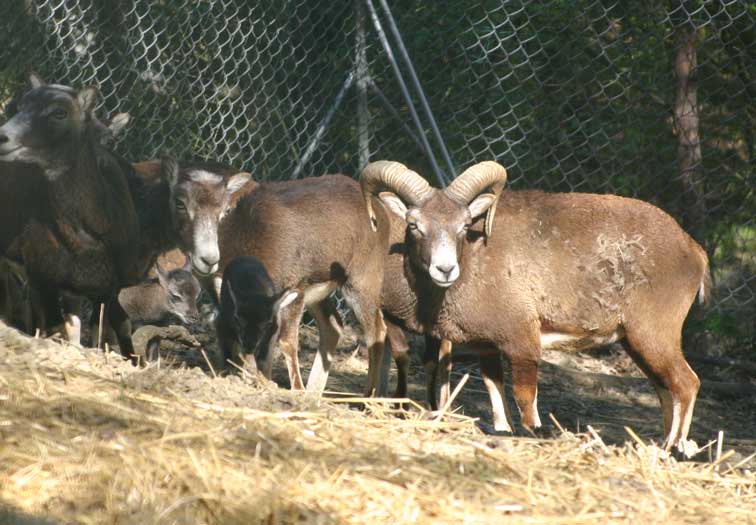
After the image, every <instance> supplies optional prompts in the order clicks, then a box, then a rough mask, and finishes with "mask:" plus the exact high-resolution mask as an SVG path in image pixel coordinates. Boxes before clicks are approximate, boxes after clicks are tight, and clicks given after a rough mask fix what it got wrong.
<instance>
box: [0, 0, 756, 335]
mask: <svg viewBox="0 0 756 525" xmlns="http://www.w3.org/2000/svg"><path fill="white" fill-rule="evenodd" d="M395 4H396V5H392V6H390V8H391V10H393V18H394V20H395V21H396V29H397V32H396V33H395V32H394V31H393V29H394V28H392V18H391V17H390V16H389V14H388V7H389V5H388V3H387V2H386V1H385V0H357V1H342V2H326V1H318V0H279V1H259V2H254V3H252V2H246V1H244V0H214V1H196V0H194V1H193V0H183V1H182V0H176V1H171V2H155V1H149V0H123V1H119V2H110V1H105V0H47V1H40V2H34V1H32V0H24V1H21V0H14V1H12V2H10V5H9V6H6V8H5V11H4V15H3V17H2V19H0V110H3V109H5V108H6V107H7V108H8V109H9V110H12V106H13V104H12V103H11V102H12V100H13V99H14V97H15V95H16V94H17V93H18V92H19V91H20V90H22V89H23V87H24V84H25V76H26V74H27V72H28V71H29V70H30V69H34V70H36V71H38V72H39V73H41V74H42V76H43V77H45V78H47V79H48V80H51V81H53V80H54V81H56V82H61V83H66V84H69V85H73V86H83V85H87V84H95V85H97V86H98V87H99V88H100V92H101V96H102V97H101V104H100V107H99V109H98V111H99V113H100V115H102V116H103V117H107V116H109V115H112V114H114V113H115V112H119V111H127V112H129V113H130V114H131V116H132V122H133V124H132V125H131V126H130V128H128V129H127V130H126V131H125V132H124V133H123V134H122V135H121V136H120V137H118V140H117V144H116V148H117V150H118V151H119V152H120V153H121V154H122V155H123V156H124V157H125V158H127V159H129V160H132V161H137V160H144V159H147V158H153V157H155V156H158V155H160V154H162V153H163V152H172V153H173V154H175V155H178V156H180V157H184V158H190V157H202V158H212V159H216V160H219V161H222V162H226V163H230V164H234V165H236V166H238V167H240V168H244V169H248V170H250V171H251V172H252V173H253V174H254V175H255V177H256V178H258V179H262V180H269V179H286V178H291V177H303V176H315V175H320V174H323V173H326V172H332V173H333V172H343V173H347V174H351V175H356V174H357V173H358V171H359V169H360V167H361V166H362V165H364V163H365V162H366V161H367V159H368V158H370V159H378V158H391V159H395V160H399V161H402V162H405V163H407V164H409V165H410V166H412V167H413V168H416V169H417V170H419V171H420V172H421V173H424V174H425V175H426V176H427V177H428V178H429V179H432V180H433V182H434V183H437V184H438V183H441V182H442V181H444V180H449V179H450V178H452V177H453V176H454V174H455V173H459V172H460V171H461V170H462V169H463V168H465V167H467V166H469V165H470V164H472V163H474V162H478V161H482V160H487V159H496V160H498V161H499V162H501V163H502V164H504V165H506V166H507V167H508V170H509V173H510V182H509V185H510V186H511V187H512V188H514V189H524V188H541V189H544V190H549V191H586V192H598V193H617V194H621V195H628V196H634V197H638V198H642V199H645V200H648V201H650V202H653V203H655V204H657V205H659V206H660V207H662V208H663V209H664V210H666V211H668V212H669V213H671V214H672V215H673V216H675V217H676V218H677V219H678V220H679V221H680V222H681V223H682V224H683V226H684V227H685V228H686V230H688V231H689V232H691V233H692V234H693V235H694V236H695V237H696V238H697V239H698V240H699V241H700V242H702V244H703V245H704V246H705V247H706V249H707V251H708V252H709V254H710V257H711V259H712V268H713V270H714V277H715V290H714V301H713V302H714V307H713V308H711V309H710V310H709V311H708V312H707V314H706V316H705V318H703V319H699V320H697V321H695V322H694V323H693V324H694V325H695V326H694V327H693V328H694V329H696V330H703V329H706V330H708V331H710V332H712V333H715V334H716V335H719V336H722V340H725V341H727V342H729V343H731V344H739V345H741V346H742V345H743V343H744V342H745V343H750V344H752V343H753V341H754V340H755V339H756V333H755V329H754V323H753V319H754V318H756V276H755V273H756V272H754V270H755V269H756V219H755V218H754V215H756V214H755V213H754V212H755V211H756V194H755V190H754V188H756V175H754V163H753V159H754V155H755V154H756V143H755V140H754V130H756V105H755V104H754V101H755V100H756V80H755V78H754V76H755V75H756V23H755V21H756V7H754V5H753V4H752V3H750V2H748V1H747V0H731V1H726V0H721V1H706V2H704V1H702V0H696V1H693V0H691V1H683V2H681V1H667V2H645V1H632V2H621V1H618V0H615V1H603V0H578V1H573V2H561V1H560V2H526V1H517V0H512V1H510V0H485V1H482V2H468V1H463V0H445V1H436V2H396V3H395ZM381 33H382V34H383V36H385V40H383V38H382V34H381ZM397 34H398V35H400V36H401V38H402V40H403V43H400V42H399V41H398V40H397V39H396V36H397ZM387 46H388V48H387ZM402 46H404V47H405V48H406V51H407V55H408V56H409V58H411V60H412V62H413V64H414V71H415V72H416V74H417V79H418V81H419V85H420V86H421V87H422V90H423V91H424V94H425V96H426V97H427V105H428V107H429V109H430V110H431V111H432V114H433V116H435V123H437V131H438V133H436V132H435V131H436V130H434V122H433V121H432V120H431V119H430V118H429V114H428V112H426V111H425V107H424V106H423V99H422V96H420V93H419V91H418V89H417V86H416V85H415V83H414V82H413V78H412V75H413V71H412V70H411V69H410V68H408V67H407V63H406V62H405V61H404V59H403V53H402ZM392 56H393V58H394V60H393V61H392V60H391V59H390V57H392ZM442 144H443V146H442ZM444 150H447V151H448V155H447V154H446V152H445V151H444ZM434 177H437V178H438V179H439V180H435V179H434Z"/></svg>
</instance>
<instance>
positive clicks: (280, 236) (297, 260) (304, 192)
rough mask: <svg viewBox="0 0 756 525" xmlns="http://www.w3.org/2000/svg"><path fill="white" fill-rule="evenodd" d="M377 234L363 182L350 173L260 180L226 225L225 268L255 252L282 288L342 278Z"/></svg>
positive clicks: (361, 260) (357, 264)
mask: <svg viewBox="0 0 756 525" xmlns="http://www.w3.org/2000/svg"><path fill="white" fill-rule="evenodd" d="M373 235H374V232H372V230H371V227H370V223H369V220H368V216H367V213H366V211H365V207H364V201H363V200H362V194H361V191H360V187H359V184H358V183H357V182H356V181H354V180H353V179H351V178H349V177H346V176H343V175H324V176H322V177H312V178H308V179H302V180H298V181H287V182H276V183H267V184H261V185H260V186H259V187H258V188H256V189H255V190H254V191H252V192H251V193H249V194H248V195H246V196H245V197H243V198H242V199H241V200H240V201H239V203H238V204H237V208H236V209H235V210H234V212H232V214H231V215H230V216H229V217H228V218H227V219H226V220H225V221H224V222H223V223H222V224H221V228H220V239H219V240H220V246H221V267H223V265H224V264H227V263H228V262H229V261H230V260H232V259H233V258H235V257H238V256H241V255H251V256H254V257H257V258H259V259H260V260H261V261H262V262H263V264H265V266H266V268H267V269H268V271H269V272H270V275H271V277H272V279H273V281H274V282H275V283H276V285H277V286H279V287H281V288H284V287H290V286H296V285H299V284H303V285H309V284H312V283H317V282H323V281H329V280H336V281H343V280H344V279H345V278H346V277H347V276H348V275H349V274H350V272H352V271H353V270H355V269H359V267H360V266H361V265H362V264H364V262H365V260H366V258H368V257H369V256H370V253H371V252H372V250H373V247H372V244H371V242H365V240H366V238H367V239H368V241H371V240H372V239H373ZM368 236H370V237H368Z"/></svg>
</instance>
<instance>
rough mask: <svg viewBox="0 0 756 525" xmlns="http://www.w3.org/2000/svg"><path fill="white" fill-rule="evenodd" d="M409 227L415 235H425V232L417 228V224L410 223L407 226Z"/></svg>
mask: <svg viewBox="0 0 756 525" xmlns="http://www.w3.org/2000/svg"><path fill="white" fill-rule="evenodd" d="M407 227H408V228H409V231H411V232H412V233H415V234H418V235H422V234H423V231H422V230H421V229H420V228H419V227H418V226H417V223H414V222H410V223H409V224H408V225H407Z"/></svg>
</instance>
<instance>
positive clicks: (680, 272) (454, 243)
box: [363, 162, 709, 448]
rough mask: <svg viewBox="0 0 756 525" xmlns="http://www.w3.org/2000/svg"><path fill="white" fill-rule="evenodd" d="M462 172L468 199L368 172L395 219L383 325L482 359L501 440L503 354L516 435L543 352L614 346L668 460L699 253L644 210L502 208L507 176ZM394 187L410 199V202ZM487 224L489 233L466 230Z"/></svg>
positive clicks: (586, 198)
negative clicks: (656, 413)
mask: <svg viewBox="0 0 756 525" xmlns="http://www.w3.org/2000/svg"><path fill="white" fill-rule="evenodd" d="M469 171H471V172H472V171H477V172H483V173H484V174H485V175H486V176H485V177H483V178H482V180H477V181H475V180H473V181H472V182H471V183H470V181H467V182H468V184H465V186H467V187H466V188H463V189H464V190H465V192H466V195H464V196H463V197H464V198H463V197H462V196H460V195H459V193H458V194H456V195H455V194H453V191H454V190H453V188H452V186H450V188H448V189H447V190H445V191H441V190H434V189H432V188H429V187H427V184H426V185H425V187H423V185H422V184H420V183H419V182H418V181H417V179H419V176H418V175H417V174H415V173H414V172H411V171H409V170H406V168H404V166H402V165H400V164H398V163H385V162H382V163H374V164H372V165H370V166H368V168H366V170H365V172H364V173H363V190H364V191H365V194H366V198H370V197H371V196H372V195H375V194H379V193H380V198H381V200H382V201H383V202H384V204H386V205H387V206H388V207H389V208H390V209H391V210H392V211H393V212H394V215H393V216H392V218H391V221H390V222H391V255H389V258H388V261H387V263H386V276H385V279H384V288H383V308H384V311H385V312H387V313H388V314H389V315H390V318H391V319H393V320H394V321H396V322H398V323H399V324H401V325H402V326H404V327H406V328H408V329H410V330H414V331H418V332H421V333H425V334H428V335H430V336H432V337H434V338H437V339H446V340H448V341H450V342H452V343H455V344H457V343H466V344H468V345H470V346H472V347H476V348H478V349H479V350H480V353H481V356H482V365H483V366H482V372H483V375H484V380H485V381H486V383H487V386H489V392H490V393H491V394H492V401H493V402H494V414H495V419H498V421H496V423H497V427H498V428H499V429H505V430H506V429H511V422H510V421H509V418H508V415H507V414H502V411H503V410H505V409H506V405H505V404H504V400H503V385H502V384H501V377H500V376H501V367H500V364H497V363H498V355H497V354H498V353H500V354H502V355H503V356H505V357H506V358H507V359H508V361H509V363H510V367H511V370H512V381H513V391H514V396H515V400H516V402H517V405H518V408H519V409H520V413H521V416H522V422H523V424H524V425H525V426H528V427H537V426H539V425H540V420H539V418H538V413H537V408H536V394H537V385H536V378H537V368H538V361H539V359H540V354H541V349H542V348H557V349H562V350H576V349H585V348H591V347H595V346H599V345H603V344H607V343H609V342H613V341H617V340H623V341H624V343H625V347H626V349H627V351H628V353H629V354H630V355H631V356H632V357H633V359H634V360H635V361H636V362H637V363H638V365H639V366H640V368H641V369H642V370H643V371H644V372H645V373H646V374H647V375H648V376H649V378H650V379H651V381H652V383H653V384H654V386H655V387H656V389H657V392H658V394H659V398H660V401H661V404H662V410H663V413H664V424H665V432H666V438H667V439H666V446H667V448H671V447H672V446H673V445H675V444H678V443H679V442H681V441H684V440H685V439H686V438H687V433H688V429H689V425H690V419H691V415H692V411H693V405H694V403H695V398H696V394H697V391H698V387H699V380H698V378H697V376H696V374H695V373H694V372H693V371H692V370H691V369H690V367H689V366H688V364H687V362H686V361H685V359H684V357H683V355H682V349H681V332H682V325H683V321H684V320H685V317H686V316H687V313H688V310H689V309H690V307H691V305H692V304H693V302H694V300H695V298H696V295H697V294H698V295H699V297H700V299H701V300H703V299H705V298H706V296H707V295H708V288H709V270H708V260H707V256H706V253H705V251H704V250H703V249H702V248H701V247H700V246H699V245H698V244H697V243H696V242H695V241H694V240H693V239H692V238H691V237H690V236H689V235H688V234H687V233H685V232H684V231H683V230H682V229H681V228H680V226H679V225H678V224H677V222H676V221H675V220H674V219H673V218H672V217H670V216H669V215H667V214H666V213H664V212H663V211H662V210H660V209H659V208H656V207H655V206H652V205H651V204H648V203H645V202H642V201H638V200H635V199H628V198H623V197H617V196H612V195H592V194H580V193H571V194H556V193H554V194H551V193H543V192H540V191H522V192H505V193H504V194H503V195H502V196H501V198H500V199H497V196H498V192H499V191H500V188H501V186H503V183H504V181H505V180H506V172H505V171H504V169H503V168H501V167H500V166H498V165H496V164H495V163H482V164H481V165H478V166H476V167H474V168H471V170H469ZM371 172H372V173H371ZM386 173H390V174H392V175H393V176H394V177H395V178H394V180H388V181H387V177H386ZM397 173H401V175H398V176H397V175H396V174H397ZM492 174H494V175H492ZM467 175H468V173H465V174H462V175H460V176H459V177H458V178H457V181H462V179H464V178H466V176H467ZM397 178H398V179H401V180H407V179H408V180H410V181H412V182H413V183H417V186H416V188H410V190H408V189H407V187H406V186H403V184H402V182H399V183H397V182H396V180H397ZM405 178H406V179H405ZM416 178H417V179H416ZM467 178H470V177H467ZM472 178H474V177H472ZM457 181H455V183H456V182H457ZM460 186H462V185H461V184H460ZM491 186H493V187H494V191H493V193H487V192H484V190H486V188H488V187H491ZM497 186H498V188H497ZM450 190H451V191H450ZM382 192H383V193H382ZM397 195H399V197H397ZM489 207H490V209H489ZM486 211H488V215H487V224H486V228H482V227H481V226H480V225H479V224H477V223H476V224H473V221H474V219H476V218H477V217H479V216H481V215H483V213H485V212H486ZM492 212H495V221H494V219H493V216H494V214H493V213H492ZM397 216H399V217H401V219H397ZM486 230H487V231H488V233H489V235H486ZM438 261H441V262H443V263H444V265H445V267H442V268H441V269H439V267H440V266H441V265H440V264H436V262H438ZM447 263H448V264H447ZM455 265H457V266H456V267H454V266H455ZM447 266H448V267H447ZM491 355H493V356H494V357H495V358H496V359H492V358H491V357H490V356H491ZM494 387H495V388H494ZM497 391H498V392H497ZM497 404H498V405H500V407H497ZM497 412H498V416H497Z"/></svg>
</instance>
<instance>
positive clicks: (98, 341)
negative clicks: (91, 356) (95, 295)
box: [97, 303, 105, 350]
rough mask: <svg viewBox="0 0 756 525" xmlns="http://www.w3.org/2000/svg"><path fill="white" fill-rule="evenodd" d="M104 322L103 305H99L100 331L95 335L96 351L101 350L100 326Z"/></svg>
mask: <svg viewBox="0 0 756 525" xmlns="http://www.w3.org/2000/svg"><path fill="white" fill-rule="evenodd" d="M104 322H105V303H100V330H99V332H98V333H97V349H98V350H101V349H102V325H103V323H104Z"/></svg>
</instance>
